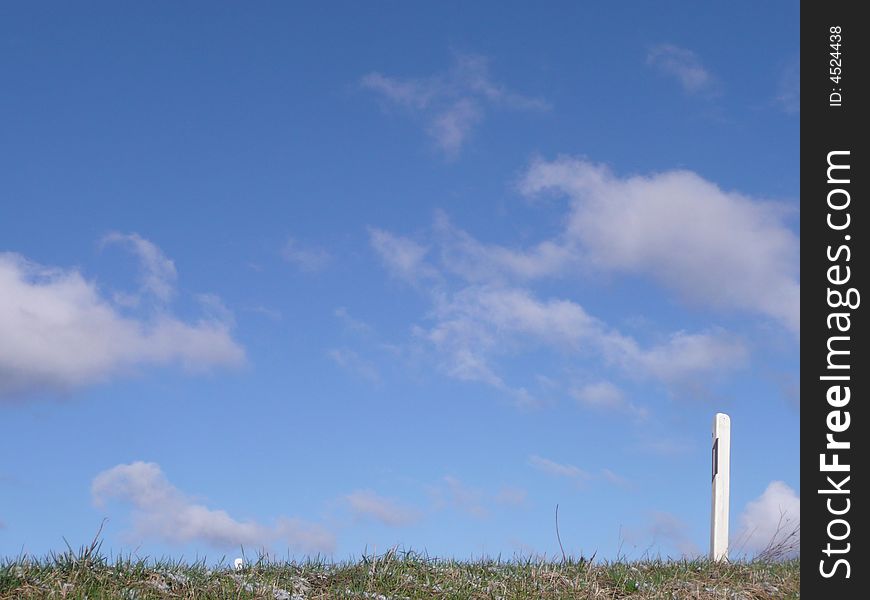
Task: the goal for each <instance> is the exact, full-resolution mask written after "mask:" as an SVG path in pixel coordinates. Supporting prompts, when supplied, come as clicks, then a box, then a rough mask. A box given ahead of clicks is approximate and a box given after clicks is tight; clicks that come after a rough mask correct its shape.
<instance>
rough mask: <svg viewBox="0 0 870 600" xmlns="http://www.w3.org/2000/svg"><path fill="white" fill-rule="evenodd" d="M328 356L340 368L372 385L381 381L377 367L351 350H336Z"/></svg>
mask: <svg viewBox="0 0 870 600" xmlns="http://www.w3.org/2000/svg"><path fill="white" fill-rule="evenodd" d="M327 354H328V356H329V358H331V359H332V361H333V362H334V363H335V364H337V365H338V366H339V367H341V368H343V369H345V370H347V371H349V372H351V373H353V374H355V375H357V376H359V377H362V378H363V379H366V380H368V381H370V382H372V383H378V382H379V381H380V380H381V374H380V373H379V372H378V369H377V367H376V366H375V365H374V364H373V363H371V362H369V361H367V360H365V359H364V358H362V357H361V356H360V355H359V354H357V353H356V352H354V351H353V350H351V349H349V348H334V349H332V350H330V351H329V352H328V353H327Z"/></svg>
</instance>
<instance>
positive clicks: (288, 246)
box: [281, 237, 332, 273]
mask: <svg viewBox="0 0 870 600" xmlns="http://www.w3.org/2000/svg"><path fill="white" fill-rule="evenodd" d="M281 257H282V258H283V259H284V260H286V261H287V262H288V263H290V264H292V265H294V266H295V267H296V268H298V269H299V270H300V271H304V272H306V273H314V272H315V271H320V270H322V269H324V268H325V267H326V266H327V265H328V264H329V262H330V261H331V260H332V257H331V256H330V254H329V252H327V251H326V250H324V249H323V248H317V247H314V246H308V245H304V244H302V243H301V242H299V241H298V240H296V239H294V238H292V237H291V238H287V241H286V242H285V243H284V247H283V248H282V249H281Z"/></svg>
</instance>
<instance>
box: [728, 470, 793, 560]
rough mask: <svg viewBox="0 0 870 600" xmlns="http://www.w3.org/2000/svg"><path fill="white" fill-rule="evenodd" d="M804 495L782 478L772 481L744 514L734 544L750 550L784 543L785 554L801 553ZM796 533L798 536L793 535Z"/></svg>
mask: <svg viewBox="0 0 870 600" xmlns="http://www.w3.org/2000/svg"><path fill="white" fill-rule="evenodd" d="M800 522H801V499H800V496H798V495H797V493H796V492H795V491H794V490H793V489H792V488H791V487H789V486H788V485H787V484H786V483H784V482H782V481H772V482H771V483H770V484H769V485H768V486H767V489H765V490H764V493H763V494H761V496H759V497H758V498H756V499H755V500H753V501H751V502H749V503H748V504H747V505H746V508H744V509H743V513H742V514H741V515H740V529H739V530H738V533H737V535H736V536H735V537H734V538H732V539H733V540H734V541H732V544H731V545H732V547H733V548H734V549H735V550H738V551H745V552H749V553H759V552H763V551H764V550H765V549H767V548H772V547H774V546H776V545H777V544H782V545H783V548H784V552H783V553H782V554H784V555H785V556H796V555H798V554H799V553H800ZM793 533H794V536H792V537H790V536H791V534H793Z"/></svg>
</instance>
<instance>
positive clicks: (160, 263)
mask: <svg viewBox="0 0 870 600" xmlns="http://www.w3.org/2000/svg"><path fill="white" fill-rule="evenodd" d="M107 244H120V245H123V246H126V247H127V248H129V249H130V251H132V252H133V253H134V254H135V255H136V257H137V258H138V259H139V265H140V281H141V285H142V290H143V291H144V292H146V293H148V294H151V295H152V296H154V297H155V298H156V299H157V300H159V301H161V302H168V301H169V300H170V299H171V298H172V296H173V295H174V293H175V280H176V279H177V278H178V273H177V272H176V270H175V263H173V262H172V261H171V260H170V259H169V258H167V257H166V255H165V254H163V251H162V250H160V248H158V247H157V246H156V245H155V244H154V243H153V242H150V241H149V240H146V239H145V238H143V237H141V236H140V235H139V234H137V233H126V234H125V233H119V232H117V231H114V232H112V233H109V234H107V235H105V236H104V237H103V239H102V242H101V245H107Z"/></svg>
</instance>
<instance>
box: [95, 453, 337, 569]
mask: <svg viewBox="0 0 870 600" xmlns="http://www.w3.org/2000/svg"><path fill="white" fill-rule="evenodd" d="M91 494H92V497H93V501H94V504H95V505H96V506H98V507H104V506H105V504H106V503H107V502H108V501H112V500H116V501H120V502H123V503H126V504H128V505H130V506H131V508H132V510H133V521H134V526H135V531H134V532H132V533H133V535H135V536H138V537H150V538H156V539H159V540H161V541H164V542H169V543H177V544H183V543H189V542H202V543H205V544H208V545H210V546H213V547H215V548H233V547H238V546H240V545H241V546H249V547H252V546H253V547H267V546H271V545H272V544H286V545H287V546H289V547H291V548H293V549H297V550H300V551H303V552H331V551H332V550H333V549H334V547H335V540H334V537H333V535H332V534H331V533H330V532H328V531H326V530H325V529H323V528H322V527H320V526H319V525H315V524H311V523H307V522H305V521H302V520H300V519H290V518H280V519H278V520H276V521H275V523H274V524H273V525H262V524H260V523H257V522H256V521H251V520H248V521H238V520H236V519H233V518H232V517H230V516H229V515H228V514H227V513H226V512H225V511H223V510H215V509H210V508H207V507H206V506H203V505H202V504H198V503H197V502H195V501H194V500H192V499H191V498H189V497H188V496H187V495H185V494H184V493H182V492H181V491H180V490H178V489H177V488H176V487H175V486H173V485H172V484H171V483H170V482H169V481H168V480H167V479H166V477H165V475H164V474H163V471H162V470H161V469H160V466H159V465H157V464H155V463H146V462H134V463H130V464H121V465H117V466H115V467H112V468H111V469H108V470H106V471H103V472H101V473H99V474H98V475H97V476H96V477H95V478H94V480H93V482H92V483H91Z"/></svg>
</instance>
